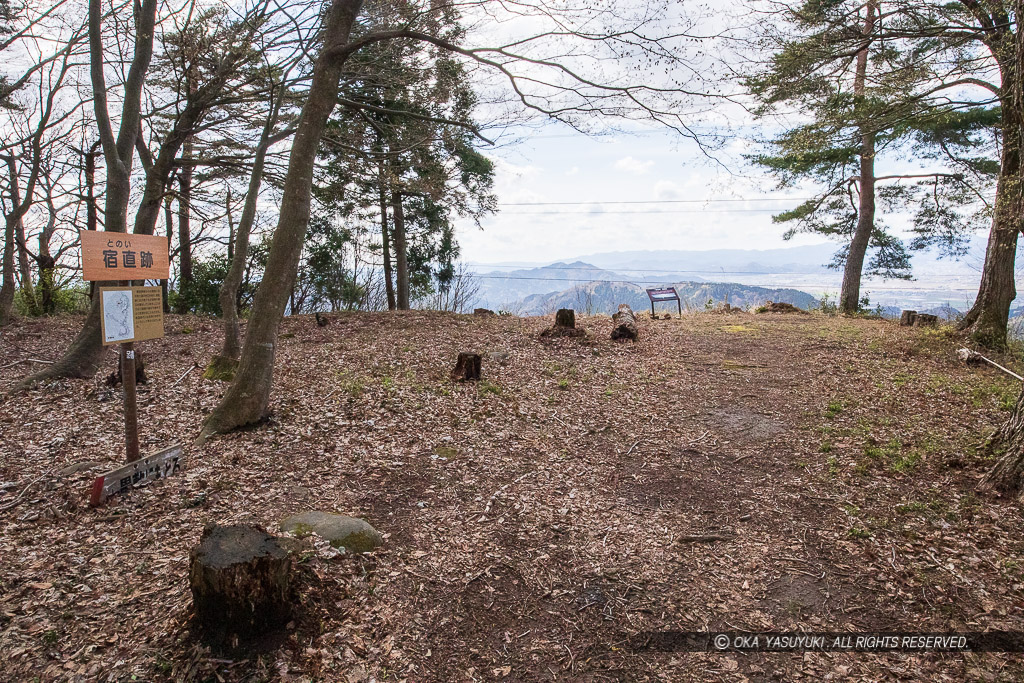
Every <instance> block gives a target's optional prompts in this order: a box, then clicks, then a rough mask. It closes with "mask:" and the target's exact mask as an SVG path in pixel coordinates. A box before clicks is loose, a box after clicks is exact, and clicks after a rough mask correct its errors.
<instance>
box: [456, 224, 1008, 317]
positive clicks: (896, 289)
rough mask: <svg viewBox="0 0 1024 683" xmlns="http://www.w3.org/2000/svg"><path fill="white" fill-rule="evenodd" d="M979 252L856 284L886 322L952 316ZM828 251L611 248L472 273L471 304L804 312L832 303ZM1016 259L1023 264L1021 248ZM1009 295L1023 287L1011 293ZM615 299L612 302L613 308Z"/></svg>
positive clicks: (924, 259)
mask: <svg viewBox="0 0 1024 683" xmlns="http://www.w3.org/2000/svg"><path fill="white" fill-rule="evenodd" d="M985 246H986V238H985V237H976V238H974V239H972V240H971V241H970V242H969V245H968V247H969V248H968V251H967V254H966V255H965V256H964V257H963V258H961V259H959V260H953V259H942V258H939V256H938V254H937V253H935V252H930V251H924V252H917V253H915V254H914V256H913V259H912V260H913V265H914V280H913V281H911V282H904V281H882V280H879V279H876V278H865V279H864V281H863V283H862V287H861V292H862V294H864V295H866V296H868V297H869V299H870V304H869V308H875V307H876V306H878V305H881V306H882V307H883V312H884V313H885V314H887V315H891V314H893V312H894V311H895V312H897V313H898V311H899V310H901V309H904V308H910V309H914V310H917V311H921V312H926V311H933V310H937V309H938V310H941V311H942V312H944V313H947V314H949V315H953V316H955V315H956V314H958V312H959V311H962V310H966V309H967V308H968V307H969V306H970V305H971V303H972V301H973V299H974V295H975V293H976V292H977V286H978V279H979V277H980V269H981V264H982V263H983V261H984V255H985ZM837 248H838V247H837V245H835V244H831V243H825V244H815V245H810V246H799V247H788V248H782V249H761V250H757V249H714V250H708V251H680V250H648V251H619V252H603V253H594V254H589V255H587V256H581V257H579V258H576V259H569V260H568V261H559V262H557V263H552V264H550V265H538V266H536V267H533V266H532V265H531V266H530V267H516V266H515V265H513V264H495V265H494V266H490V267H488V266H478V267H477V268H476V276H477V281H476V282H477V284H478V285H479V293H478V296H477V297H476V301H475V305H476V306H483V307H486V308H491V309H495V310H498V309H503V310H509V311H522V312H524V313H540V312H545V313H546V312H548V311H550V310H554V308H558V307H563V308H564V307H567V306H564V305H563V306H559V302H561V304H566V303H567V302H573V301H576V300H577V299H578V300H580V301H589V302H590V306H591V307H593V308H595V310H604V311H606V312H609V311H614V309H615V306H617V305H618V304H619V303H629V304H630V305H631V306H634V305H641V304H642V306H641V307H642V308H644V307H647V305H648V303H647V297H646V294H645V293H644V288H647V287H657V286H660V285H666V284H670V283H675V284H676V285H677V288H678V289H679V292H680V295H681V296H682V297H683V298H684V301H685V302H687V303H688V304H689V305H690V307H691V308H693V307H697V308H703V306H704V303H705V302H706V301H707V300H708V299H709V298H710V299H713V300H714V301H715V302H716V303H719V302H724V301H725V300H726V299H728V300H729V302H730V303H732V304H733V305H736V306H748V305H759V304H761V303H763V302H764V301H765V300H768V299H771V300H772V301H779V302H787V303H792V304H794V305H796V306H800V307H801V308H806V307H808V306H812V305H815V304H814V303H812V301H813V302H817V301H818V300H819V299H820V298H821V297H822V296H824V295H828V296H831V297H833V299H834V298H835V297H836V295H837V294H838V291H839V285H840V282H841V279H842V273H840V272H837V271H835V270H831V269H829V268H828V267H827V264H828V263H830V262H831V261H832V257H833V255H834V254H835V251H836V249H837ZM1017 258H1018V261H1019V262H1020V263H1022V264H1024V241H1022V244H1021V246H1020V248H1019V249H1018V254H1017ZM698 285H703V287H701V286H698ZM712 285H713V286H712ZM1018 290H1021V291H1024V288H1022V287H1021V286H1018ZM616 298H619V299H620V300H619V301H615V302H614V305H613V303H612V301H613V300H614V299H616ZM568 307H574V308H585V307H583V306H582V305H577V306H568ZM944 317H945V316H944Z"/></svg>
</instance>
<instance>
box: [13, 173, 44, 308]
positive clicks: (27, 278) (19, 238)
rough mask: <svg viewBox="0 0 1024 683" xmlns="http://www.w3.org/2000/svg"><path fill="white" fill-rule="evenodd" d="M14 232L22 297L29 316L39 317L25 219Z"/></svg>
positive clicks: (17, 225) (19, 221)
mask: <svg viewBox="0 0 1024 683" xmlns="http://www.w3.org/2000/svg"><path fill="white" fill-rule="evenodd" d="M12 185H13V183H12ZM14 230H15V241H16V242H17V243H18V268H19V270H20V272H21V296H22V298H23V299H24V301H25V305H26V306H27V307H28V312H29V315H39V301H37V300H36V288H35V286H34V284H33V282H32V268H31V267H30V266H29V263H28V257H29V252H28V247H27V245H26V242H25V221H24V217H22V218H19V219H18V222H17V224H16V225H15V228H14Z"/></svg>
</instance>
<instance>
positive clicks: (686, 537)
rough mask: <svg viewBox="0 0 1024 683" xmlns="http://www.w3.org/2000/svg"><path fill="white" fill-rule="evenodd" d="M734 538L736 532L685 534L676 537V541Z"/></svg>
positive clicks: (725, 539) (707, 541)
mask: <svg viewBox="0 0 1024 683" xmlns="http://www.w3.org/2000/svg"><path fill="white" fill-rule="evenodd" d="M734 538H736V535H735V534H685V535H683V536H679V537H678V538H676V543H715V542H717V541H731V540H733V539H734Z"/></svg>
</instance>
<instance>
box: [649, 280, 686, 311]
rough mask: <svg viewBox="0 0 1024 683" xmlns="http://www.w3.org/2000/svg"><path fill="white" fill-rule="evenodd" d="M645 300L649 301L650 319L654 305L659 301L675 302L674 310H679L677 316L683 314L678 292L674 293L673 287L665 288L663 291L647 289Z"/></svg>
mask: <svg viewBox="0 0 1024 683" xmlns="http://www.w3.org/2000/svg"><path fill="white" fill-rule="evenodd" d="M647 298H649V299H650V300H651V317H652V318H653V317H654V304H655V303H657V302H661V301H675V302H676V308H678V309H679V315H682V314H683V304H682V302H681V301H680V300H679V292H677V291H676V288H675V287H665V288H664V289H648V290H647Z"/></svg>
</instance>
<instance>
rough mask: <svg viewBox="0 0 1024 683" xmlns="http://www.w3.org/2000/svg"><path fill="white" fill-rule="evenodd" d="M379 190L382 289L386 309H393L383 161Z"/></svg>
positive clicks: (393, 296)
mask: <svg viewBox="0 0 1024 683" xmlns="http://www.w3.org/2000/svg"><path fill="white" fill-rule="evenodd" d="M378 176H379V181H378V182H379V185H380V187H379V190H380V243H381V252H382V254H383V257H384V291H385V292H387V296H388V310H389V311H393V310H395V308H396V307H397V303H396V302H395V280H394V274H393V273H392V272H391V240H390V239H389V238H388V183H387V173H386V172H385V169H384V161H383V160H382V161H381V162H380V168H379V172H378Z"/></svg>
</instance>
